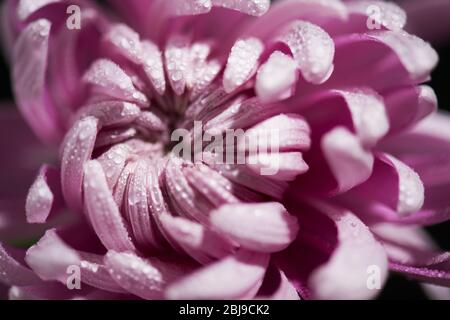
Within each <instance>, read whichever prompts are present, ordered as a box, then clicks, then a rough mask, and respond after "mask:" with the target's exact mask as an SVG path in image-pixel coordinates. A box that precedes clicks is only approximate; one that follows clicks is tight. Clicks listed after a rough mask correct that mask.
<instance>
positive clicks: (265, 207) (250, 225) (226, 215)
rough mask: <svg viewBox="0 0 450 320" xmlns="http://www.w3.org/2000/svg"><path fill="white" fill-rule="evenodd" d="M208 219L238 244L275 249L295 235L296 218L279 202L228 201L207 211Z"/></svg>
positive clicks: (250, 247)
mask: <svg viewBox="0 0 450 320" xmlns="http://www.w3.org/2000/svg"><path fill="white" fill-rule="evenodd" d="M210 219H211V223H212V225H213V226H214V227H215V228H216V229H217V230H219V231H220V232H221V233H223V234H225V235H226V236H227V237H229V238H230V239H232V240H233V241H236V242H237V243H239V244H240V245H241V246H242V247H244V248H247V249H250V250H255V251H260V252H277V251H281V250H283V249H284V248H286V247H287V246H288V245H289V244H290V243H291V242H292V240H294V238H295V237H296V235H297V231H298V224H297V219H296V218H295V217H293V216H291V215H290V214H289V213H288V212H287V211H286V209H285V208H284V207H283V206H282V205H281V204H279V203H276V202H268V203H261V204H230V205H224V206H222V207H220V208H219V209H217V210H215V211H213V212H212V213H211V218H210Z"/></svg>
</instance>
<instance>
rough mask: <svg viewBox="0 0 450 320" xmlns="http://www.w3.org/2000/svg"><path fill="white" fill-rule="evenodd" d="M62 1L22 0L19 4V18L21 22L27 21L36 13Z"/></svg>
mask: <svg viewBox="0 0 450 320" xmlns="http://www.w3.org/2000/svg"><path fill="white" fill-rule="evenodd" d="M60 1H61V0H38V1H36V0H20V1H19V3H18V4H17V16H18V17H19V19H20V20H26V19H27V18H28V17H29V16H31V15H32V14H33V13H34V12H36V11H38V10H39V9H41V8H43V7H45V6H47V5H49V4H51V3H56V2H60Z"/></svg>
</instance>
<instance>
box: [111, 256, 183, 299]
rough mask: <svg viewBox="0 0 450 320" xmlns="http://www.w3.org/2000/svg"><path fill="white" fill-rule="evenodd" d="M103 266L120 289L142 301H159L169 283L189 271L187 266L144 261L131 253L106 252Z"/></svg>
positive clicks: (151, 260) (149, 260) (155, 260)
mask: <svg viewBox="0 0 450 320" xmlns="http://www.w3.org/2000/svg"><path fill="white" fill-rule="evenodd" d="M105 264H106V267H107V268H108V271H109V273H110V274H111V277H112V278H113V279H114V280H115V281H116V282H117V283H118V284H119V285H120V286H121V287H122V288H124V289H126V290H127V291H129V292H131V293H133V294H135V295H137V296H139V297H141V298H144V299H161V298H162V297H163V291H164V289H165V287H166V286H167V285H168V284H169V283H170V282H172V281H174V280H175V279H177V278H179V277H181V276H182V275H183V274H185V273H186V272H189V271H190V270H191V269H190V267H188V266H184V265H180V264H174V263H170V262H164V261H162V260H158V259H156V258H149V259H144V258H141V257H139V256H137V255H135V254H133V253H131V252H122V253H119V252H115V251H108V253H107V254H106V257H105Z"/></svg>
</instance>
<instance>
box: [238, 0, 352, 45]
mask: <svg viewBox="0 0 450 320" xmlns="http://www.w3.org/2000/svg"><path fill="white" fill-rule="evenodd" d="M347 15H348V13H347V8H346V6H345V5H344V4H343V3H342V2H341V1H340V0H319V1H317V0H313V1H311V0H284V1H277V2H275V3H273V5H272V6H271V8H270V10H269V11H268V12H267V13H266V14H265V15H264V16H262V17H261V18H259V19H256V20H254V21H252V23H251V24H249V26H248V27H247V28H246V29H245V31H244V35H249V36H256V37H258V38H261V39H267V38H269V37H270V36H272V35H273V34H274V33H275V32H276V31H278V30H279V28H280V27H282V26H283V25H284V24H286V23H288V22H292V21H294V20H297V19H302V20H305V21H309V22H312V23H317V24H320V23H323V21H324V20H325V21H326V20H332V21H334V20H335V19H338V20H346V18H347Z"/></svg>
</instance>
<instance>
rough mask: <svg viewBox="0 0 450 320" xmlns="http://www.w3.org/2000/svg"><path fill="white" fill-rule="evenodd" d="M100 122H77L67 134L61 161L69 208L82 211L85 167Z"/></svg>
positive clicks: (64, 191)
mask: <svg viewBox="0 0 450 320" xmlns="http://www.w3.org/2000/svg"><path fill="white" fill-rule="evenodd" d="M98 130H99V128H98V120H97V119H96V118H94V117H86V118H83V119H81V120H79V121H77V122H76V123H75V124H74V125H73V127H72V128H71V129H70V130H69V132H68V133H67V134H66V137H65V140H64V141H65V142H64V143H63V150H62V160H61V185H62V192H63V194H64V198H65V199H66V201H67V203H68V205H69V207H71V208H73V209H75V210H81V207H82V206H81V197H82V193H81V189H82V182H83V166H84V164H85V163H86V161H88V160H89V159H90V157H91V155H92V151H93V149H94V144H95V139H96V136H97V131H98Z"/></svg>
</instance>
